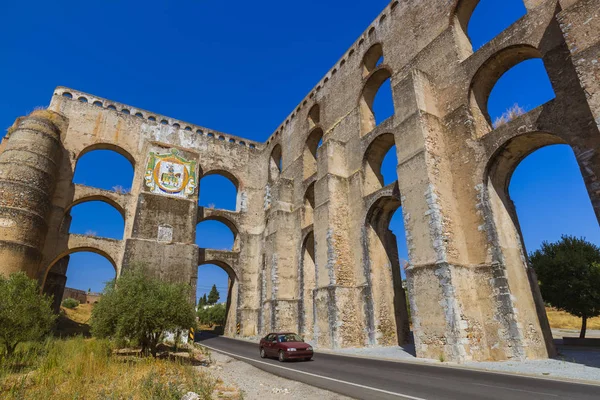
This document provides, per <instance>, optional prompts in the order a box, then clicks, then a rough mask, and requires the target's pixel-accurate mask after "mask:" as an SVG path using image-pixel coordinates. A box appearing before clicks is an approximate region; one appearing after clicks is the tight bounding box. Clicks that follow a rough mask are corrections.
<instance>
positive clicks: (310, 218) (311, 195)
mask: <svg viewBox="0 0 600 400" xmlns="http://www.w3.org/2000/svg"><path fill="white" fill-rule="evenodd" d="M314 212H315V184H314V182H313V183H311V184H310V186H308V188H307V189H306V193H305V194H304V212H303V218H302V221H303V222H302V228H306V227H308V226H310V225H312V224H314Z"/></svg>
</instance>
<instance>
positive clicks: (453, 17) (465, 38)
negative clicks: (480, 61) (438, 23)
mask: <svg viewBox="0 0 600 400" xmlns="http://www.w3.org/2000/svg"><path fill="white" fill-rule="evenodd" d="M480 3H481V0H455V1H454V8H453V9H454V12H453V13H451V14H450V25H451V26H454V27H455V30H456V32H457V34H458V39H459V44H460V45H461V47H463V48H465V49H467V50H468V52H469V53H472V52H473V46H472V44H471V39H470V37H469V33H468V27H469V24H470V22H471V21H472V19H473V14H474V13H475V10H476V9H477V6H478V5H479V4H480ZM513 22H515V21H513ZM496 36H497V35H496Z"/></svg>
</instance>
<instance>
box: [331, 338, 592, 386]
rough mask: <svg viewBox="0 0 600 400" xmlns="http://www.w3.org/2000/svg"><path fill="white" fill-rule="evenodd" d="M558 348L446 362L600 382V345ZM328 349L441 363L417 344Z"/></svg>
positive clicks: (353, 353) (478, 367)
mask: <svg viewBox="0 0 600 400" xmlns="http://www.w3.org/2000/svg"><path fill="white" fill-rule="evenodd" d="M558 352H559V355H558V357H556V358H555V359H550V360H528V361H522V362H516V361H498V362H467V363H464V364H460V365H458V364H455V363H450V362H445V363H443V364H444V365H448V366H465V367H468V368H474V369H483V370H488V371H499V372H512V373H517V374H526V375H535V376H542V377H550V378H558V379H574V380H583V381H590V382H595V383H599V382H600V349H594V348H585V349H582V348H574V347H566V346H559V347H558ZM327 353H333V354H340V355H353V356H361V357H369V358H380V359H391V360H402V361H411V362H421V363H432V364H441V362H440V361H438V360H430V359H420V358H416V357H415V356H414V348H412V347H411V346H404V348H402V347H398V346H396V347H370V348H356V349H341V350H335V351H333V352H331V351H327Z"/></svg>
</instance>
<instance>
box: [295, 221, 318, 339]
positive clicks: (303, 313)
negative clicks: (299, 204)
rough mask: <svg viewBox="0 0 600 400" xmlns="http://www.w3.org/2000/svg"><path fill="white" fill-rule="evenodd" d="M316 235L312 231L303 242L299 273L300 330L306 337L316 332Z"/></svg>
mask: <svg viewBox="0 0 600 400" xmlns="http://www.w3.org/2000/svg"><path fill="white" fill-rule="evenodd" d="M315 260H316V259H315V235H314V233H313V232H310V233H309V234H308V235H306V238H305V239H304V240H303V242H302V249H301V253H300V271H299V272H300V273H299V274H298V279H299V282H298V291H299V293H298V299H299V300H300V301H299V303H298V305H299V310H298V332H299V333H300V334H301V335H305V336H306V337H312V335H313V333H314V310H313V304H314V301H313V290H314V289H316V288H317V282H316V262H315Z"/></svg>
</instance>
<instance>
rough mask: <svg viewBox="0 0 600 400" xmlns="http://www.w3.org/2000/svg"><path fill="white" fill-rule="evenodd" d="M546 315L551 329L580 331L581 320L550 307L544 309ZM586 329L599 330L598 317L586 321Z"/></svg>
mask: <svg viewBox="0 0 600 400" xmlns="http://www.w3.org/2000/svg"><path fill="white" fill-rule="evenodd" d="M546 314H548V321H550V327H551V328H560V329H581V318H579V317H575V316H573V315H571V314H569V313H566V312H564V311H558V310H556V309H554V308H550V307H547V308H546ZM587 328H588V329H600V317H596V318H590V319H588V322H587Z"/></svg>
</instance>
